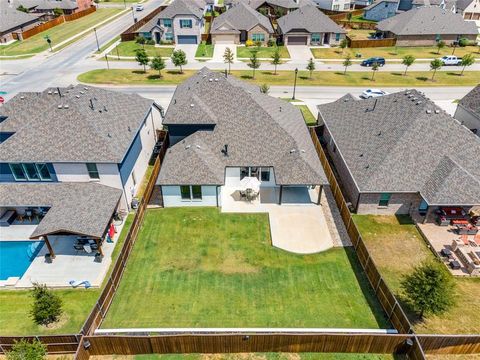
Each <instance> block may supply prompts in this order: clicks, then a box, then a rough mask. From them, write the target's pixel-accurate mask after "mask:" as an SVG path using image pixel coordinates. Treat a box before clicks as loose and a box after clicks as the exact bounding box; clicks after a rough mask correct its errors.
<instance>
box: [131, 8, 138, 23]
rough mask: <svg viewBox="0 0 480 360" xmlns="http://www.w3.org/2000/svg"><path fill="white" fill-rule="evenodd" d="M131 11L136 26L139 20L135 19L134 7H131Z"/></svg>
mask: <svg viewBox="0 0 480 360" xmlns="http://www.w3.org/2000/svg"><path fill="white" fill-rule="evenodd" d="M131 9H132V17H133V23H134V24H135V23H136V22H137V19H135V12H134V11H133V6H132V7H131Z"/></svg>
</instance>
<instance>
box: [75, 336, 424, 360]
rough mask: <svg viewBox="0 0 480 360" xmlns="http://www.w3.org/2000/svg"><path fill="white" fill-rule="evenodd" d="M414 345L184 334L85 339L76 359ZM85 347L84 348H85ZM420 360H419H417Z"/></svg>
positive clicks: (389, 340)
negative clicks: (97, 356)
mask: <svg viewBox="0 0 480 360" xmlns="http://www.w3.org/2000/svg"><path fill="white" fill-rule="evenodd" d="M407 340H410V341H414V337H413V335H408V334H400V335H395V334H390V335H386V334H335V333H322V334H311V333H304V334H289V333H275V332H273V333H272V334H251V333H245V334H200V335H193V334H185V335H183V334H182V335H157V336H112V335H96V336H85V337H84V338H83V343H82V344H81V345H80V347H79V350H78V352H77V359H79V360H88V358H89V357H90V356H94V355H111V354H121V355H136V354H167V353H170V354H171V353H184V354H189V353H209V354H214V353H251V352H292V353H300V352H322V353H378V354H392V353H396V354H399V353H404V354H406V353H408V352H409V351H411V349H412V346H409V345H408V344H407ZM85 345H86V346H85ZM420 359H421V358H420Z"/></svg>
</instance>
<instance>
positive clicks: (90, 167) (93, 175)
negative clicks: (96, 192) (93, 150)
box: [87, 163, 100, 179]
mask: <svg viewBox="0 0 480 360" xmlns="http://www.w3.org/2000/svg"><path fill="white" fill-rule="evenodd" d="M87 171H88V176H90V179H100V175H99V174H98V169H97V164H94V163H87Z"/></svg>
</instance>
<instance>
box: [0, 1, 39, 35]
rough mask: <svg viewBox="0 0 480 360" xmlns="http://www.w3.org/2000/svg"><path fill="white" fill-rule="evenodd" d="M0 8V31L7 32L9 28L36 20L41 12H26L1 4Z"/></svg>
mask: <svg viewBox="0 0 480 360" xmlns="http://www.w3.org/2000/svg"><path fill="white" fill-rule="evenodd" d="M1 5H2V7H1V9H0V32H1V33H4V32H8V31H9V30H12V29H15V28H18V27H19V26H22V25H24V24H29V23H31V22H34V21H38V17H39V16H41V14H35V15H34V14H27V13H24V12H23V11H18V10H16V9H14V8H11V7H9V6H4V5H5V4H1Z"/></svg>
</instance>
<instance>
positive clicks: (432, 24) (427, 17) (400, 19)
mask: <svg viewBox="0 0 480 360" xmlns="http://www.w3.org/2000/svg"><path fill="white" fill-rule="evenodd" d="M377 29H378V30H380V31H390V32H392V33H394V34H395V35H437V34H438V35H451V34H459V35H472V34H475V35H476V34H478V29H477V26H476V25H475V23H474V22H473V21H465V20H464V19H463V17H462V15H460V14H454V13H452V12H451V11H449V10H443V9H441V8H439V7H437V6H424V7H418V8H413V9H411V10H409V11H406V12H404V13H401V14H398V15H395V16H393V17H391V18H388V19H385V20H383V21H380V22H379V23H378V24H377Z"/></svg>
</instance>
